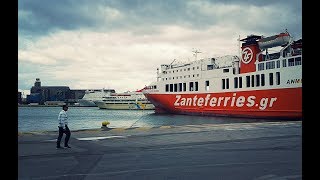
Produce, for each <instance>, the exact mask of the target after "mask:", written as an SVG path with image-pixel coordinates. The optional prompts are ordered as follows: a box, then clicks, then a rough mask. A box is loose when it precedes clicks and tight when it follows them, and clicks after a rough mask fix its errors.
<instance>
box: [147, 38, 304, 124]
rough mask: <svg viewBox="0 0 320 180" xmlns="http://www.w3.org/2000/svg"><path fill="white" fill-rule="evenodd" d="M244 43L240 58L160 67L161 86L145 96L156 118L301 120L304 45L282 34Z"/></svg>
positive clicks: (151, 87)
mask: <svg viewBox="0 0 320 180" xmlns="http://www.w3.org/2000/svg"><path fill="white" fill-rule="evenodd" d="M240 41H242V42H243V43H242V46H241V55H240V56H241V58H240V57H239V56H232V55H226V56H223V57H212V58H206V59H200V60H196V61H193V62H188V63H180V64H173V63H171V64H162V65H161V67H160V70H159V69H158V72H157V81H156V82H154V83H151V84H150V85H149V86H147V87H146V89H145V90H144V91H143V92H144V94H145V96H146V97H147V98H148V100H150V101H151V102H152V103H153V104H154V105H155V112H156V113H175V114H190V115H213V116H237V117H252V118H281V119H300V118H301V117H302V39H300V40H298V41H294V40H293V38H292V37H291V36H290V34H289V33H288V32H283V33H279V34H277V35H274V36H270V37H263V36H257V35H250V36H247V37H246V38H244V39H241V40H240ZM271 50H272V51H273V52H274V53H269V52H271Z"/></svg>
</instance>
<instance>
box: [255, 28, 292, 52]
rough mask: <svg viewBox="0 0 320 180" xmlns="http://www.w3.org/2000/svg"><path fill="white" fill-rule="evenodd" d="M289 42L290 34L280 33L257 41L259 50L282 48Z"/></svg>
mask: <svg viewBox="0 0 320 180" xmlns="http://www.w3.org/2000/svg"><path fill="white" fill-rule="evenodd" d="M289 41H290V34H289V33H287V32H285V33H280V34H277V35H274V36H269V37H265V38H261V39H259V40H258V45H259V48H260V49H267V48H271V47H276V46H283V45H285V44H287V43H288V42H289Z"/></svg>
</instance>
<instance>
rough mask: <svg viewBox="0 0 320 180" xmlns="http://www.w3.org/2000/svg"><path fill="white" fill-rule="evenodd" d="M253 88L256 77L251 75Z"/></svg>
mask: <svg viewBox="0 0 320 180" xmlns="http://www.w3.org/2000/svg"><path fill="white" fill-rule="evenodd" d="M251 87H254V75H251Z"/></svg>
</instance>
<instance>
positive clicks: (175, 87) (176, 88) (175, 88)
mask: <svg viewBox="0 0 320 180" xmlns="http://www.w3.org/2000/svg"><path fill="white" fill-rule="evenodd" d="M173 90H174V92H177V91H178V85H177V84H174V85H173Z"/></svg>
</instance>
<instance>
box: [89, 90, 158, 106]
mask: <svg viewBox="0 0 320 180" xmlns="http://www.w3.org/2000/svg"><path fill="white" fill-rule="evenodd" d="M94 103H95V104H96V105H97V106H98V107H99V108H100V109H113V110H150V109H154V105H153V104H152V103H151V102H150V101H148V99H147V98H146V97H145V96H144V94H143V93H142V92H141V90H138V91H128V92H123V93H110V94H108V95H105V96H103V97H102V98H100V99H99V100H95V101H94Z"/></svg>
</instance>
